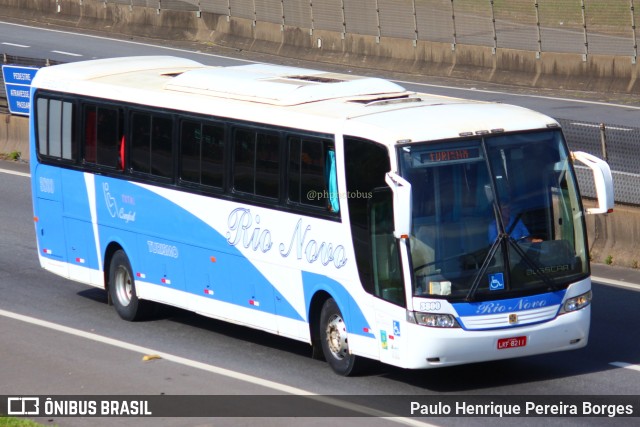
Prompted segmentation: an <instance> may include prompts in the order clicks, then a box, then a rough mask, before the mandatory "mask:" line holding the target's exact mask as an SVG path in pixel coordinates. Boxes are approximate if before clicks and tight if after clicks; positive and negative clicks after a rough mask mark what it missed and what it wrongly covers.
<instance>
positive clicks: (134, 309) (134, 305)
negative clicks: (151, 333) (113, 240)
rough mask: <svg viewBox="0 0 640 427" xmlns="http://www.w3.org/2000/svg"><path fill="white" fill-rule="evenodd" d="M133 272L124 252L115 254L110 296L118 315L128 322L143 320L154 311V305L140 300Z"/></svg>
mask: <svg viewBox="0 0 640 427" xmlns="http://www.w3.org/2000/svg"><path fill="white" fill-rule="evenodd" d="M133 277H134V276H133V270H132V269H131V263H130V262H129V258H128V257H127V255H126V254H125V253H124V251H123V250H118V251H116V252H115V253H114V254H113V257H112V258H111V263H110V264H109V296H110V298H111V301H112V302H113V306H114V307H115V308H116V312H118V315H119V316H120V317H121V318H122V319H124V320H128V321H136V320H142V319H144V318H145V317H147V316H148V315H149V313H150V312H151V311H152V303H151V302H149V301H142V300H140V299H138V296H137V294H136V284H135V280H134V278H133Z"/></svg>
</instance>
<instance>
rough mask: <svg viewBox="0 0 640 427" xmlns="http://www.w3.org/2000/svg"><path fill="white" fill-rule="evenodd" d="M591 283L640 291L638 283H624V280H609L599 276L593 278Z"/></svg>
mask: <svg viewBox="0 0 640 427" xmlns="http://www.w3.org/2000/svg"><path fill="white" fill-rule="evenodd" d="M591 281H592V282H598V283H602V284H603V285H609V286H619V287H621V288H627V289H632V290H634V291H640V284H637V283H629V282H623V281H622V280H615V279H607V278H604V277H597V276H591Z"/></svg>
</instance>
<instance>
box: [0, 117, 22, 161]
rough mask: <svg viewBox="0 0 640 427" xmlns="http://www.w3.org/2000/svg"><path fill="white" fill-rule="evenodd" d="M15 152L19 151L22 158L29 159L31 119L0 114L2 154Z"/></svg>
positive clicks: (0, 153) (0, 148)
mask: <svg viewBox="0 0 640 427" xmlns="http://www.w3.org/2000/svg"><path fill="white" fill-rule="evenodd" d="M13 153H19V155H20V159H22V160H27V161H28V160H29V119H28V118H27V117H24V116H12V115H11V114H0V155H2V156H3V157H4V156H7V155H12V154H13Z"/></svg>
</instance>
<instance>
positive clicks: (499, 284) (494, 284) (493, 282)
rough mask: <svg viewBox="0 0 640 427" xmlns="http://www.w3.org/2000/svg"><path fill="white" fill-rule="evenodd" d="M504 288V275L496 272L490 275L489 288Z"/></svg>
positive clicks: (494, 289)
mask: <svg viewBox="0 0 640 427" xmlns="http://www.w3.org/2000/svg"><path fill="white" fill-rule="evenodd" d="M503 289H504V275H503V274H502V273H495V274H490V275H489V290H491V291H500V290H503Z"/></svg>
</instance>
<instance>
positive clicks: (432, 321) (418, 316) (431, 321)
mask: <svg viewBox="0 0 640 427" xmlns="http://www.w3.org/2000/svg"><path fill="white" fill-rule="evenodd" d="M407 320H409V321H410V322H411V323H417V324H418V325H422V326H430V327H432V328H459V327H460V325H459V324H458V322H457V321H456V318H455V317H453V316H452V315H451V314H441V313H420V312H412V311H408V312H407Z"/></svg>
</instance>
